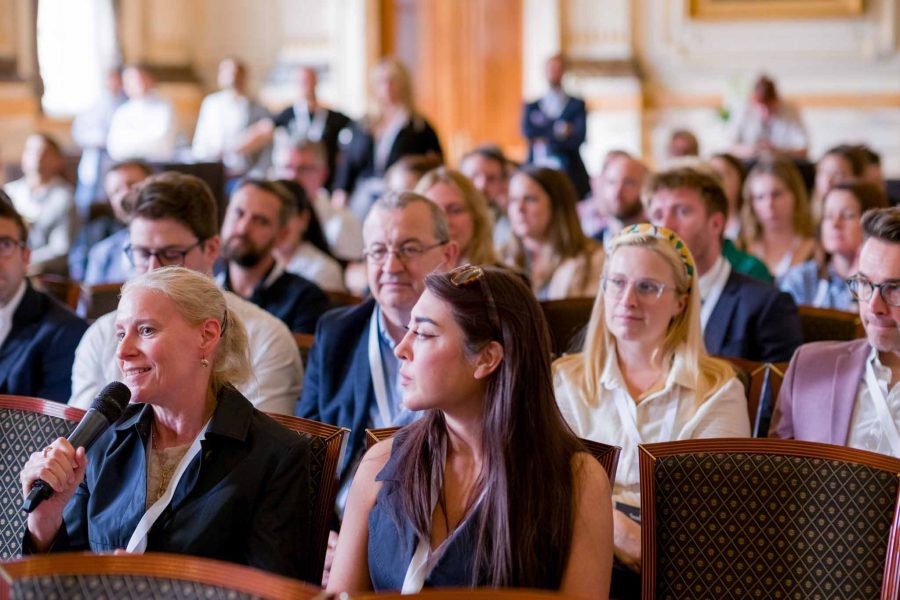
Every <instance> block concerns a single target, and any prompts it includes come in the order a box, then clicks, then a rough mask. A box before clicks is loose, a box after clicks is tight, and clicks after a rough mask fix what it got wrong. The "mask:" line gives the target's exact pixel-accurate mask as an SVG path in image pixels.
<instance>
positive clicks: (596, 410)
mask: <svg viewBox="0 0 900 600" xmlns="http://www.w3.org/2000/svg"><path fill="white" fill-rule="evenodd" d="M554 388H555V391H556V400H557V403H558V404H559V407H560V410H561V411H562V414H563V416H564V417H565V419H566V421H568V423H569V426H570V427H571V428H572V430H573V431H574V432H575V434H576V435H578V436H579V437H582V438H587V439H591V440H596V441H599V442H603V443H606V444H613V445H616V446H620V447H621V448H622V456H621V459H620V461H619V468H618V472H617V475H616V481H615V485H614V487H613V502H614V504H615V510H614V515H613V517H614V518H613V523H614V535H615V555H616V559H617V563H618V565H619V568H617V569H616V571H615V572H614V576H613V588H614V592H613V594H612V596H616V593H615V590H616V588H618V587H619V586H623V585H624V586H625V588H626V589H633V588H629V583H631V584H632V585H637V584H638V583H639V581H640V580H639V579H638V578H637V577H636V576H634V575H633V574H632V573H629V571H628V570H626V569H624V568H622V566H624V567H627V568H628V569H630V570H631V571H633V572H639V571H640V564H641V538H640V526H639V525H638V524H637V523H636V522H635V521H634V520H632V518H630V516H629V515H634V514H636V513H637V510H638V507H639V506H640V485H639V471H638V452H637V446H638V444H642V443H651V442H664V441H671V440H684V439H694V438H709V437H747V436H749V435H750V422H749V417H748V415H747V403H746V399H745V397H744V390H743V387H742V385H741V383H740V381H739V380H738V379H737V377H735V374H734V372H733V371H732V369H731V367H730V366H729V365H728V364H727V363H725V362H723V361H721V360H718V359H715V358H712V357H710V356H708V355H707V354H706V350H705V348H704V346H703V334H702V332H701V330H700V293H699V289H698V280H697V274H696V269H695V267H694V260H693V257H692V256H691V254H690V251H689V250H688V249H687V246H685V244H684V242H683V241H682V240H681V238H679V237H678V236H677V235H676V234H675V233H674V232H672V231H670V230H668V229H665V228H662V227H655V226H653V225H649V224H646V223H644V224H638V225H632V226H630V227H627V228H626V229H625V230H624V231H623V232H622V233H621V234H619V235H618V236H617V237H616V238H615V239H614V240H613V242H612V246H611V248H610V250H609V255H608V256H607V260H606V264H605V266H604V269H603V278H602V293H600V294H598V295H597V300H596V301H595V303H594V309H593V311H592V313H591V319H590V322H589V324H588V334H587V339H586V341H585V347H584V351H583V352H582V353H580V354H572V355H569V356H566V357H563V358H561V359H559V360H558V361H556V363H554ZM629 579H630V580H631V581H630V582H629Z"/></svg>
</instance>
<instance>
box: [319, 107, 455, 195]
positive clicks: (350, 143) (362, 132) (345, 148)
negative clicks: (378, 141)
mask: <svg viewBox="0 0 900 600" xmlns="http://www.w3.org/2000/svg"><path fill="white" fill-rule="evenodd" d="M340 143H341V158H340V162H339V164H338V170H337V175H336V176H335V178H334V189H336V190H344V191H346V192H347V193H348V194H352V193H353V190H354V189H355V188H356V181H357V180H358V179H359V178H365V177H381V176H383V175H384V171H378V169H376V166H375V138H374V137H373V136H372V133H371V132H370V131H369V129H368V127H367V125H365V124H364V123H363V122H362V121H356V122H354V123H352V124H351V125H350V126H349V127H347V128H345V129H344V131H342V132H341V135H340ZM430 153H433V154H437V155H438V156H439V157H441V158H442V159H443V156H444V153H443V151H442V150H441V142H440V140H438V136H437V133H436V132H435V130H434V128H433V127H432V126H431V124H430V123H428V121H427V120H425V118H424V117H421V116H414V117H412V118H411V119H410V120H409V121H407V123H406V125H405V126H404V127H403V128H402V129H401V130H400V132H399V133H398V134H397V137H396V138H395V139H394V144H393V146H391V151H390V153H389V154H388V159H387V163H386V164H385V166H384V170H385V171H386V170H387V169H389V168H390V166H391V165H392V164H394V163H395V162H397V161H398V160H400V159H401V158H403V157H404V156H409V155H415V154H430Z"/></svg>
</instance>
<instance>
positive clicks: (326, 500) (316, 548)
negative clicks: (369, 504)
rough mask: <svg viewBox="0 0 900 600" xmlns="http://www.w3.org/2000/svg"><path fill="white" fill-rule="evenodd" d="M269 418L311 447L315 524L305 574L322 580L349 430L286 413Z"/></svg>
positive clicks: (311, 519)
mask: <svg viewBox="0 0 900 600" xmlns="http://www.w3.org/2000/svg"><path fill="white" fill-rule="evenodd" d="M269 416H270V417H272V418H273V419H275V420H276V421H278V422H279V423H281V424H282V425H284V426H285V427H287V428H288V429H291V430H292V431H295V432H297V434H298V435H300V436H301V437H304V438H306V439H307V440H308V441H309V443H310V448H311V450H312V457H313V464H312V466H311V467H310V487H309V495H310V502H309V507H310V514H309V518H308V522H309V523H312V524H313V532H312V535H311V536H310V537H311V539H312V544H311V548H313V552H312V556H311V557H310V560H309V561H308V564H307V566H308V571H307V572H306V573H304V574H303V579H304V580H306V581H320V580H321V578H322V571H323V569H324V568H325V552H326V551H327V549H328V534H329V532H330V531H331V526H332V521H333V520H334V515H335V513H334V502H335V498H336V497H337V491H338V480H337V468H338V465H339V464H340V463H341V457H342V455H343V453H344V452H345V451H346V445H347V432H348V431H349V430H348V429H345V428H343V427H335V426H333V425H326V424H325V423H319V422H318V421H311V420H309V419H301V418H299V417H291V416H287V415H276V414H270V415H269Z"/></svg>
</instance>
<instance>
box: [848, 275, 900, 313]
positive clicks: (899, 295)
mask: <svg viewBox="0 0 900 600" xmlns="http://www.w3.org/2000/svg"><path fill="white" fill-rule="evenodd" d="M847 287H849V288H850V294H851V295H852V296H853V299H854V300H857V301H862V302H868V301H869V300H871V299H872V294H874V293H875V288H878V293H879V294H881V299H882V300H884V303H885V304H887V305H888V306H900V281H897V280H888V281H882V282H881V283H872V282H871V281H869V280H868V279H867V278H865V277H863V276H862V275H854V276H853V277H851V278H849V279H848V280H847Z"/></svg>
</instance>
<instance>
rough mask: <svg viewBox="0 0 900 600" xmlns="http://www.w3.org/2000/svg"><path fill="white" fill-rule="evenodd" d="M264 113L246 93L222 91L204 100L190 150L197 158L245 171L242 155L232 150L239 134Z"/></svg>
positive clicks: (245, 166)
mask: <svg viewBox="0 0 900 600" xmlns="http://www.w3.org/2000/svg"><path fill="white" fill-rule="evenodd" d="M263 116H264V113H263V112H261V109H260V108H259V107H257V106H256V104H255V103H253V102H251V101H250V99H249V98H247V97H246V96H241V95H238V94H236V93H235V92H234V90H221V91H219V92H216V93H214V94H210V95H209V96H207V97H206V98H204V99H203V104H201V105H200V115H199V116H198V117H197V127H196V129H194V142H193V144H192V146H191V153H192V154H193V156H194V158H195V159H197V160H222V161H223V162H224V163H225V166H226V167H228V168H229V169H235V170H241V171H243V170H246V168H247V165H246V164H245V162H246V161H245V160H244V158H243V157H242V156H241V155H239V154H237V153H236V152H234V148H235V147H236V146H237V143H238V141H239V139H240V135H241V133H242V132H243V131H244V130H245V129H246V128H247V126H248V125H250V124H251V123H252V122H253V121H255V120H257V119H259V118H262V117H263Z"/></svg>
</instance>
